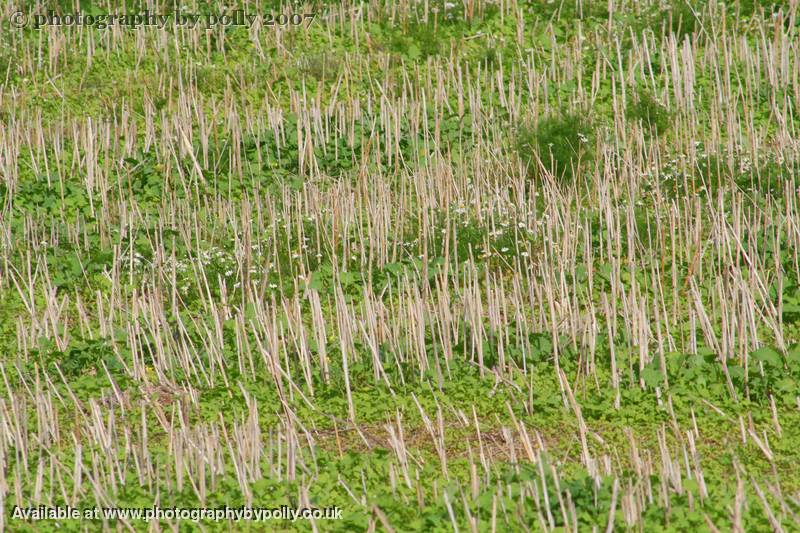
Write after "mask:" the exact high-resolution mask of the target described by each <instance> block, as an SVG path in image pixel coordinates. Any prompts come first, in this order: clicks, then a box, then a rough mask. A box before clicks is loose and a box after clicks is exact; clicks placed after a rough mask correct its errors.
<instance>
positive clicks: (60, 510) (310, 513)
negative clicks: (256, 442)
mask: <svg viewBox="0 0 800 533" xmlns="http://www.w3.org/2000/svg"><path fill="white" fill-rule="evenodd" d="M11 518H13V519H17V520H28V521H39V520H130V521H145V522H150V521H156V520H191V521H193V522H200V521H215V522H220V521H256V522H264V521H269V520H289V521H292V522H294V521H297V520H312V519H313V520H340V519H341V518H342V509H340V508H339V507H324V508H320V507H305V508H297V507H290V506H288V505H281V506H280V507H229V506H227V505H226V506H224V507H216V508H211V507H192V508H185V507H158V506H154V507H102V508H101V507H89V508H85V509H79V508H77V507H69V506H59V507H48V506H44V505H41V506H38V507H19V506H16V507H14V510H13V512H12V513H11Z"/></svg>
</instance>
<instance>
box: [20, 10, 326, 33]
mask: <svg viewBox="0 0 800 533" xmlns="http://www.w3.org/2000/svg"><path fill="white" fill-rule="evenodd" d="M316 16H317V15H316V13H277V14H275V13H265V14H255V13H247V12H246V11H245V10H243V9H235V10H232V11H226V12H221V13H209V14H199V13H183V12H175V13H161V14H159V13H155V12H152V11H142V12H138V13H103V14H90V13H82V12H76V13H59V12H56V11H54V10H47V11H44V12H37V13H26V12H24V11H17V12H15V13H13V14H12V15H11V19H10V20H11V25H12V26H14V27H17V28H33V29H36V30H38V29H42V28H46V27H64V28H68V27H79V26H83V27H88V28H96V29H98V30H103V29H106V28H109V27H114V26H117V27H121V28H129V29H136V28H159V29H164V28H167V27H170V26H172V27H176V28H188V29H194V28H204V29H211V28H215V27H225V28H228V27H248V28H249V27H252V26H255V25H256V24H260V25H261V26H266V27H276V26H305V27H308V26H309V25H310V24H311V23H313V22H314V19H315V18H316Z"/></svg>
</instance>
